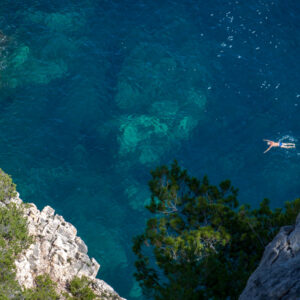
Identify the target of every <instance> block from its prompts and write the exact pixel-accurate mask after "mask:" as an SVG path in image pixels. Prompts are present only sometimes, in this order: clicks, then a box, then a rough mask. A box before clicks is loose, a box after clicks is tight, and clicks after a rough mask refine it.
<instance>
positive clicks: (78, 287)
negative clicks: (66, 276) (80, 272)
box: [67, 276, 96, 300]
mask: <svg viewBox="0 0 300 300" xmlns="http://www.w3.org/2000/svg"><path fill="white" fill-rule="evenodd" d="M90 284H91V282H90V280H89V279H88V278H87V277H85V276H82V277H81V278H79V277H74V278H73V280H72V281H71V282H70V284H69V287H68V290H69V291H70V293H71V294H72V297H67V299H68V300H93V299H96V295H95V293H94V292H93V290H92V289H91V288H90Z"/></svg>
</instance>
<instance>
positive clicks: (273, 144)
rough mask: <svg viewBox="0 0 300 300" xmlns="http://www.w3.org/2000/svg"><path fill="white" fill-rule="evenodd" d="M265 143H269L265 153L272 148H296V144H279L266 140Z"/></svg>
mask: <svg viewBox="0 0 300 300" xmlns="http://www.w3.org/2000/svg"><path fill="white" fill-rule="evenodd" d="M264 141H265V142H267V144H268V146H269V148H268V149H267V150H266V151H265V152H264V153H266V152H268V151H269V150H270V149H271V148H273V147H279V148H285V149H290V148H296V145H295V144H294V143H282V142H280V141H278V142H273V141H270V140H265V139H264Z"/></svg>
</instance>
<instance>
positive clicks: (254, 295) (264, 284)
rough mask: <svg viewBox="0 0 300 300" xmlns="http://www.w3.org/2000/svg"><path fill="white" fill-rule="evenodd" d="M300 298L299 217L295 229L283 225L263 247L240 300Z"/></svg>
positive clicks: (286, 299) (299, 216)
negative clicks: (262, 253) (260, 258)
mask: <svg viewBox="0 0 300 300" xmlns="http://www.w3.org/2000/svg"><path fill="white" fill-rule="evenodd" d="M248 299H271V300H277V299H281V300H296V299H300V214H299V215H298V217H297V220H296V224H295V226H284V227H282V228H281V229H280V232H279V233H278V234H277V236H276V237H275V238H274V239H273V241H272V242H271V243H270V244H269V245H268V246H267V247H266V249H265V252H264V255H263V257H262V260H261V262H260V264H259V266H258V268H257V269H256V270H255V272H254V273H253V274H252V275H251V276H250V278H249V280H248V282H247V286H246V288H245V289H244V291H243V293H242V294H241V296H240V297H239V300H248Z"/></svg>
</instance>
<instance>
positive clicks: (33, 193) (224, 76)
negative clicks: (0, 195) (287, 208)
mask: <svg viewBox="0 0 300 300" xmlns="http://www.w3.org/2000/svg"><path fill="white" fill-rule="evenodd" d="M0 30H1V32H2V33H1V36H0V55H1V59H0V166H1V168H3V169H4V170H5V171H6V172H8V173H9V174H11V175H12V177H13V179H14V181H15V182H16V183H17V185H18V191H19V192H20V194H21V198H22V199H23V200H25V201H27V202H34V203H36V204H37V206H38V207H39V208H40V209H41V208H43V206H45V205H47V204H48V205H51V206H53V207H54V208H55V209H56V211H57V212H58V213H60V214H62V215H63V216H64V217H65V219H66V220H67V221H69V222H71V223H73V224H74V225H75V226H76V227H77V229H78V234H79V236H81V237H82V238H83V239H84V241H85V242H86V243H87V245H88V247H89V254H90V256H93V257H95V258H96V259H97V260H98V261H99V262H100V264H101V269H100V272H99V275H98V276H99V278H102V279H104V280H105V281H107V282H108V283H109V284H110V285H112V286H113V287H114V288H115V289H116V290H117V291H118V292H119V293H120V295H122V296H123V297H126V298H128V299H133V300H136V299H142V296H141V294H140V290H139V288H138V285H137V284H136V283H135V281H134V279H133V276H132V273H133V271H134V267H133V262H134V256H133V254H132V252H131V240H132V237H133V236H134V235H136V234H138V233H140V232H141V231H142V229H143V226H144V222H145V219H146V217H147V215H146V213H145V210H144V208H143V207H144V203H145V202H147V199H148V198H149V192H148V189H147V182H148V180H149V179H150V176H149V171H150V170H151V169H152V168H154V167H155V166H157V165H158V164H161V163H164V164H166V163H169V162H171V161H172V160H173V159H174V158H177V159H178V161H179V162H180V164H181V165H182V166H184V167H186V168H188V169H189V170H190V171H191V173H192V174H193V175H195V176H202V175H204V174H207V175H208V176H209V177H210V179H211V182H212V183H215V184H216V183H218V182H219V181H220V180H222V179H226V178H229V179H231V180H232V182H233V184H234V186H235V187H237V188H239V189H240V193H239V199H240V201H241V202H243V203H245V202H248V203H250V204H251V205H254V206H255V205H257V204H258V202H260V201H261V200H262V199H263V198H264V197H267V198H269V199H270V200H271V204H272V206H282V205H283V203H284V202H285V201H286V200H293V199H295V198H296V197H299V195H300V187H299V179H300V150H299V148H300V144H298V143H299V139H300V118H299V112H300V85H299V80H300V75H299V74H300V67H299V66H300V54H299V53H300V52H299V50H300V2H299V1H296V0H284V1H282V0H255V1H254V0H249V1H225V0H223V1H221V0H216V1H204V0H200V1H195V0H190V1H188V0H186V1H179V0H174V1H145V0H141V1H133V0H130V1H124V0H122V1H114V0H112V1H106V0H102V1H95V0H82V1H71V0H51V1H50V0H32V1H31V0H26V1H25V0H22V1H21V0H14V1H11V0H1V2H0ZM263 138H267V139H274V140H279V139H280V140H282V141H290V142H294V143H296V145H297V148H296V149H293V150H283V149H272V150H271V151H270V152H268V153H266V154H263V151H264V150H265V149H266V145H265V143H264V142H263V141H262V139H263Z"/></svg>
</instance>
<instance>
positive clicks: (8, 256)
mask: <svg viewBox="0 0 300 300" xmlns="http://www.w3.org/2000/svg"><path fill="white" fill-rule="evenodd" d="M30 243H31V239H30V237H29V236H28V232H27V226H26V220H25V218H24V217H23V211H22V208H21V207H17V206H16V205H15V204H13V203H11V204H9V205H8V206H6V207H5V206H4V207H1V208H0V299H6V297H11V296H12V295H13V296H14V297H17V295H19V294H20V292H21V289H20V286H19V284H18V283H17V281H16V280H15V265H14V261H15V259H16V257H17V255H18V254H19V253H20V252H21V251H22V249H26V248H27V247H28V246H29V245H30ZM8 299H12V298H8Z"/></svg>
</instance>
